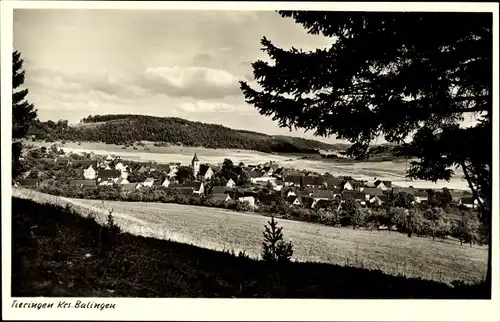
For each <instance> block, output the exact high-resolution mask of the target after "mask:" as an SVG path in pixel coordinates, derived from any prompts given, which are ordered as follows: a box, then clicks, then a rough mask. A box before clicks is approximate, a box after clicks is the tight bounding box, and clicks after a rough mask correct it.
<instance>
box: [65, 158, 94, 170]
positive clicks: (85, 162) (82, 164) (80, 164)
mask: <svg viewBox="0 0 500 322" xmlns="http://www.w3.org/2000/svg"><path fill="white" fill-rule="evenodd" d="M70 162H71V165H72V166H74V167H79V168H84V169H87V168H88V167H89V166H92V167H93V168H94V169H97V161H96V160H71V161H70Z"/></svg>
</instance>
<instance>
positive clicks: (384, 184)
mask: <svg viewBox="0 0 500 322" xmlns="http://www.w3.org/2000/svg"><path fill="white" fill-rule="evenodd" d="M374 185H375V187H376V188H379V189H382V190H384V191H386V190H391V188H392V182H391V181H387V180H376V181H375V182H374Z"/></svg>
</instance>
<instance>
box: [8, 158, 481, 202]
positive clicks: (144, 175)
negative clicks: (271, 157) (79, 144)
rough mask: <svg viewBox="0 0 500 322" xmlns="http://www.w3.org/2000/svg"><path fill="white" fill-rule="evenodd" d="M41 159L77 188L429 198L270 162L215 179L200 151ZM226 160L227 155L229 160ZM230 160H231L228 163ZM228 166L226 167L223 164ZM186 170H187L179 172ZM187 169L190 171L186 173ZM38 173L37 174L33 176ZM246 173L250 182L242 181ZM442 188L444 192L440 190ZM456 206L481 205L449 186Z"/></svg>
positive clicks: (221, 198)
mask: <svg viewBox="0 0 500 322" xmlns="http://www.w3.org/2000/svg"><path fill="white" fill-rule="evenodd" d="M71 155H72V156H73V157H74V156H75V154H68V155H66V154H65V155H58V156H54V155H52V156H53V158H51V157H49V158H47V157H42V158H40V159H39V160H38V161H39V162H45V164H48V165H49V166H50V164H57V165H58V166H63V167H67V168H68V169H69V168H71V169H76V171H74V172H73V173H74V174H73V175H72V177H70V178H69V180H68V182H67V183H68V184H69V185H70V186H74V187H76V188H83V187H95V186H108V187H109V186H113V187H117V186H119V187H121V191H122V193H124V194H127V193H130V192H133V191H137V190H145V189H147V188H155V187H164V188H169V189H172V190H173V191H176V192H178V193H180V194H183V195H186V196H190V197H192V198H210V199H212V200H214V201H218V202H229V201H231V200H233V201H239V202H246V203H248V205H249V207H250V208H252V209H253V208H256V207H258V205H259V203H262V202H264V203H266V202H272V201H273V199H274V198H277V197H278V196H281V197H282V198H283V199H284V200H286V202H287V203H288V204H289V206H290V207H300V208H305V209H321V208H326V207H328V206H329V205H331V202H332V201H337V205H339V206H340V204H341V203H342V202H344V201H345V200H347V199H350V198H352V199H354V200H355V201H356V202H357V203H358V205H359V206H361V207H370V208H371V207H380V206H384V205H386V204H388V203H389V202H390V200H391V199H393V198H394V197H395V196H397V195H398V194H400V193H407V194H409V195H411V196H413V201H412V202H413V203H417V204H422V205H425V204H426V203H427V202H428V200H429V190H424V189H416V188H413V187H397V186H393V185H392V182H391V181H386V180H377V179H376V178H374V180H373V181H362V180H355V179H352V178H350V177H335V176H333V175H330V174H328V173H325V174H318V173H312V172H307V171H298V170H293V169H286V168H283V167H280V166H279V165H278V164H277V163H274V162H268V163H263V164H258V165H244V164H242V163H240V164H239V165H238V166H233V165H232V161H230V160H228V161H229V162H230V164H231V165H230V166H229V167H230V169H229V170H228V171H229V175H228V176H227V177H228V178H227V179H226V180H223V183H221V181H220V180H218V181H215V182H214V178H215V177H216V174H217V173H218V171H220V170H221V165H220V164H218V165H211V164H209V163H204V162H202V161H201V160H200V158H199V157H198V155H197V154H196V153H195V154H194V156H193V158H192V161H191V164H190V166H185V165H182V164H181V163H180V162H170V163H168V164H157V163H156V162H145V163H137V162H136V163H134V162H131V161H127V160H123V159H122V158H121V157H120V156H116V155H108V156H105V157H103V156H99V155H96V154H94V153H93V152H90V153H82V154H80V155H79V158H78V159H75V158H72V157H71ZM226 160H227V159H226ZM225 162H226V161H225ZM222 167H224V165H222ZM181 168H184V169H183V170H184V171H181V172H182V174H181V173H180V172H179V170H180V169H181ZM186 170H187V171H191V172H192V173H191V175H190V174H189V173H187V174H186ZM33 177H34V178H33ZM242 177H245V180H240V179H242ZM50 182H51V181H50V178H46V179H44V180H40V179H39V178H38V176H37V175H35V176H33V175H32V171H31V170H28V171H27V172H25V173H24V175H23V177H22V179H19V180H18V181H17V182H15V185H16V186H22V187H40V186H44V185H48V184H50ZM439 191H440V190H439ZM447 191H448V192H449V193H450V195H451V198H452V202H453V204H455V205H456V206H461V207H465V208H469V209H470V208H476V203H475V202H474V200H473V198H472V196H471V195H468V194H467V193H466V192H464V191H456V190H447Z"/></svg>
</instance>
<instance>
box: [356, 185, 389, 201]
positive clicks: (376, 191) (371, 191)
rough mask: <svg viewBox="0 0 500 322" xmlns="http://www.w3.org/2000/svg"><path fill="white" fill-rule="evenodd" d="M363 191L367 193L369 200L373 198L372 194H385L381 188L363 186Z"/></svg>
mask: <svg viewBox="0 0 500 322" xmlns="http://www.w3.org/2000/svg"><path fill="white" fill-rule="evenodd" d="M361 191H362V192H363V193H364V194H365V199H366V200H367V201H369V200H370V199H371V196H378V195H383V194H384V191H383V190H382V189H380V188H369V187H363V188H361Z"/></svg>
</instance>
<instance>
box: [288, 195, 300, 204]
mask: <svg viewBox="0 0 500 322" xmlns="http://www.w3.org/2000/svg"><path fill="white" fill-rule="evenodd" d="M286 201H287V202H288V203H289V204H290V205H291V206H302V198H301V197H298V196H290V197H288V198H286Z"/></svg>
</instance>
